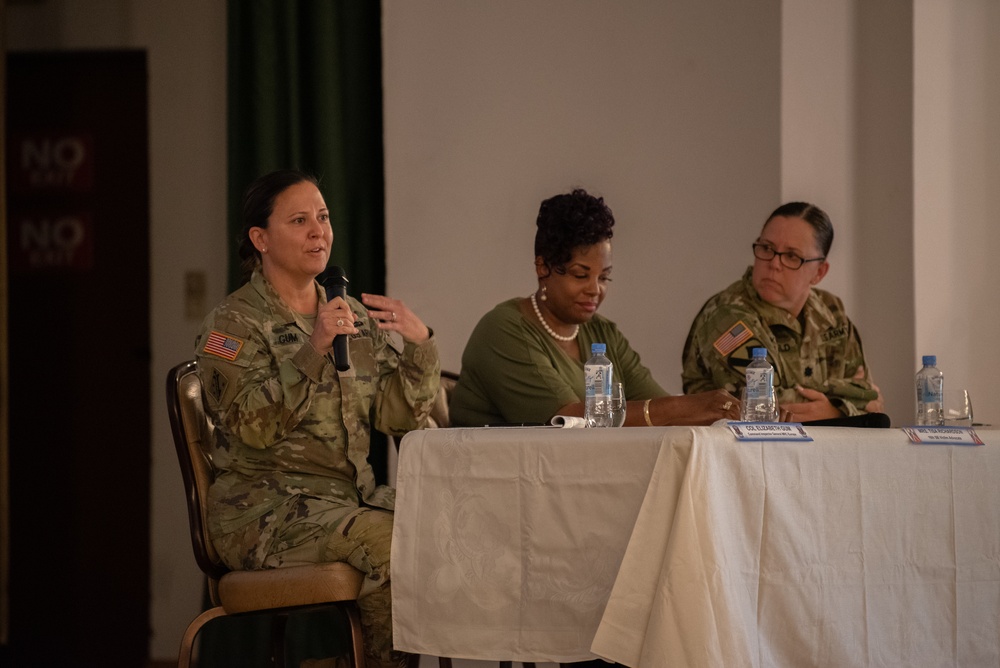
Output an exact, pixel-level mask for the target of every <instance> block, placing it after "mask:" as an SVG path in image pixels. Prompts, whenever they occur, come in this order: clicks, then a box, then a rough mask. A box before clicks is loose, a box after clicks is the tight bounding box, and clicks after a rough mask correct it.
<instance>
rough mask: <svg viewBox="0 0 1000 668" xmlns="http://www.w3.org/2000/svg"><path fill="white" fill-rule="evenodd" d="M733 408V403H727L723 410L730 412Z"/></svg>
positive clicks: (723, 405)
mask: <svg viewBox="0 0 1000 668" xmlns="http://www.w3.org/2000/svg"><path fill="white" fill-rule="evenodd" d="M732 406H733V402H731V401H727V402H726V403H724V404H722V410H724V411H728V410H729V409H730V408H732Z"/></svg>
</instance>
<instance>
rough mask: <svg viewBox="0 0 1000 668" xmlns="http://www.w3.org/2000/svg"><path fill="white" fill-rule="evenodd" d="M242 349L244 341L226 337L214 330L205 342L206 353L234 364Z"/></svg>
mask: <svg viewBox="0 0 1000 668" xmlns="http://www.w3.org/2000/svg"><path fill="white" fill-rule="evenodd" d="M242 348H243V341H241V340H240V339H237V338H234V337H232V336H226V335H225V334H223V333H222V332H217V331H215V330H214V329H213V330H212V331H211V332H209V333H208V339H206V340H205V347H204V351H205V352H206V353H208V354H209V355H215V356H217V357H221V358H222V359H224V360H229V361H230V362H232V361H233V360H235V359H236V357H237V356H238V355H239V354H240V350H241V349H242Z"/></svg>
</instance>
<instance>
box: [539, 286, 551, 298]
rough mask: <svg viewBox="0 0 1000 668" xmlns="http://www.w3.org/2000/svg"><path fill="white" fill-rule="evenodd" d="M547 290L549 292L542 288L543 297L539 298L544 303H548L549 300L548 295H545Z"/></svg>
mask: <svg viewBox="0 0 1000 668" xmlns="http://www.w3.org/2000/svg"><path fill="white" fill-rule="evenodd" d="M546 290H548V288H547V287H545V286H544V285H543V286H542V296H541V297H539V299H541V300H542V301H543V302H544V301H547V300H548V298H549V297H548V295H546V294H545V292H546Z"/></svg>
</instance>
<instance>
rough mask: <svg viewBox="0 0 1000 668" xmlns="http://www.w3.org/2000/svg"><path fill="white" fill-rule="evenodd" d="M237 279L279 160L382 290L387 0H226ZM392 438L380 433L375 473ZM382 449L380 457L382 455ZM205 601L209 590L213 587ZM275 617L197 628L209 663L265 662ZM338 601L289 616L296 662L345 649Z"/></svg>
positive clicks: (245, 667)
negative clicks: (306, 182) (246, 225)
mask: <svg viewBox="0 0 1000 668" xmlns="http://www.w3.org/2000/svg"><path fill="white" fill-rule="evenodd" d="M227 10H228V59H229V61H228V91H227V97H228V163H229V167H228V184H229V185H228V210H229V216H228V223H227V225H228V232H229V233H228V238H229V248H230V251H229V289H230V290H235V289H236V288H237V287H239V286H240V284H241V283H242V279H241V276H240V261H239V255H238V252H237V248H238V245H239V238H240V229H241V227H242V224H243V223H242V219H241V201H242V197H243V192H244V190H245V189H246V187H247V186H248V185H249V184H250V182H251V181H253V180H254V179H255V178H257V177H258V176H260V175H262V174H265V173H267V172H269V171H272V170H275V169H286V168H295V169H301V170H303V171H306V172H308V173H311V174H313V175H315V176H316V177H318V179H319V184H320V190H321V191H322V192H323V195H324V197H325V198H326V203H327V206H328V207H329V208H330V215H331V219H332V224H333V232H334V242H333V252H332V254H331V259H330V263H331V264H336V265H340V266H341V267H343V268H344V271H345V273H346V275H347V277H348V279H349V281H350V286H349V288H348V292H349V293H350V294H351V295H353V296H355V297H360V295H361V293H362V292H374V293H378V294H384V292H385V232H384V229H385V225H384V204H383V201H384V200H383V198H384V195H383V192H384V190H383V185H384V182H383V176H382V44H381V5H380V3H379V2H377V1H376V0H228V3H227ZM385 451H386V441H385V438H384V436H381V435H378V434H376V435H375V436H374V437H373V439H372V452H373V453H374V455H373V461H372V465H373V467H374V468H375V471H376V477H377V478H379V479H380V482H384V478H385V458H384V453H385ZM375 459H377V460H378V461H374V460H375ZM206 604H207V597H206ZM270 624H271V618H270V617H267V616H260V615H257V616H253V617H236V618H223V619H219V620H215V621H213V622H211V623H209V624H207V625H206V626H205V627H204V629H203V630H202V632H201V634H200V648H199V651H200V663H199V665H200V666H201V668H255V667H257V666H261V667H264V666H268V665H269V662H268V651H269V642H270V633H271V626H270ZM341 628H342V624H341V620H340V618H339V613H337V612H336V611H330V612H320V613H312V614H310V615H300V616H298V617H293V618H292V620H291V621H290V623H289V626H288V642H287V646H288V647H289V652H288V659H289V663H288V665H289V666H291V667H295V666H298V662H299V661H301V660H302V659H304V658H323V657H329V656H334V655H336V654H339V653H341V652H343V651H345V650H346V647H347V645H346V642H347V636H346V634H345V633H343V632H342V631H341V630H340V629H341Z"/></svg>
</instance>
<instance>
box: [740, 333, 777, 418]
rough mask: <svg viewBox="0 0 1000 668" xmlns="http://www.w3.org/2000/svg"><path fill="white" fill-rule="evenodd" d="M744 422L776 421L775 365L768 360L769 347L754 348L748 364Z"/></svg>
mask: <svg viewBox="0 0 1000 668" xmlns="http://www.w3.org/2000/svg"><path fill="white" fill-rule="evenodd" d="M740 417H741V419H742V420H743V421H744V422H776V421H777V420H778V401H777V399H776V398H775V396H774V367H773V366H771V363H770V362H768V361H767V348H754V349H753V361H752V362H750V364H748V365H747V370H746V389H745V391H744V397H743V414H742V415H741V416H740Z"/></svg>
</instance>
